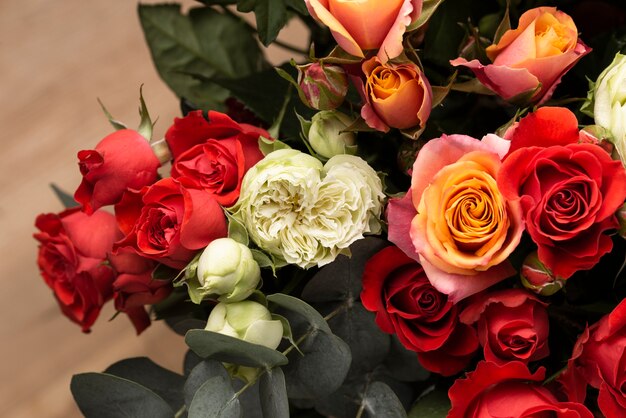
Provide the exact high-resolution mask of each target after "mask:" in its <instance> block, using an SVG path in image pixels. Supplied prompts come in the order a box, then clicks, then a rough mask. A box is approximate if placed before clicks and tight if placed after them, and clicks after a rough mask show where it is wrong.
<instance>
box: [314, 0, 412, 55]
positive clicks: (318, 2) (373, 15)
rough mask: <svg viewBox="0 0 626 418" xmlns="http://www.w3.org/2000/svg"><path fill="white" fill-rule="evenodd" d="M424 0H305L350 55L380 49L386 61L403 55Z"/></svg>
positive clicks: (315, 16) (315, 15) (316, 17)
mask: <svg viewBox="0 0 626 418" xmlns="http://www.w3.org/2000/svg"><path fill="white" fill-rule="evenodd" d="M422 1H423V0H384V1H381V0H305V3H306V6H307V8H308V9H309V13H311V16H313V17H314V18H315V19H317V20H318V21H320V22H321V23H322V24H324V25H326V26H328V28H329V29H330V31H331V33H332V34H333V37H334V38H335V40H336V41H337V43H338V44H339V46H340V47H341V48H343V49H344V50H345V51H346V52H348V53H349V54H352V55H354V56H357V57H361V58H363V57H365V55H364V53H363V51H367V50H372V49H379V52H378V58H379V59H380V60H381V61H382V62H387V60H389V59H392V58H395V57H397V56H398V55H400V53H401V52H402V49H403V48H402V36H403V35H404V32H405V31H406V28H407V26H409V25H410V24H411V23H413V22H415V21H416V20H417V18H418V17H419V15H420V13H421V12H422Z"/></svg>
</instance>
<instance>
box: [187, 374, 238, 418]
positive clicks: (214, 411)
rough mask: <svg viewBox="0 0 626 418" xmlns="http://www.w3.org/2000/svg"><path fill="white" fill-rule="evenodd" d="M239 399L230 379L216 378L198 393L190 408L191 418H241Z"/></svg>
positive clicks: (201, 387) (204, 385) (209, 381)
mask: <svg viewBox="0 0 626 418" xmlns="http://www.w3.org/2000/svg"><path fill="white" fill-rule="evenodd" d="M241 416H242V412H241V405H240V404H239V399H237V396H236V395H235V391H234V390H233V387H232V384H231V382H230V379H228V380H227V379H226V378H224V377H223V376H215V377H212V378H210V379H209V380H207V381H206V382H205V383H204V384H203V385H202V386H200V388H199V389H198V391H197V392H196V394H195V396H194V397H193V400H192V401H191V405H190V406H189V418H240V417H241Z"/></svg>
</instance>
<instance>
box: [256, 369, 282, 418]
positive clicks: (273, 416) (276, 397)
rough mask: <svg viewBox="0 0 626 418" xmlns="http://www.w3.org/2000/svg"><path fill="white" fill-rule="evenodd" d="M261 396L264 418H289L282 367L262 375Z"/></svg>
mask: <svg viewBox="0 0 626 418" xmlns="http://www.w3.org/2000/svg"><path fill="white" fill-rule="evenodd" d="M259 395H260V398H261V410H262V411H263V417H264V418H289V401H288V400H287V387H286V386H285V375H284V373H283V371H282V370H281V369H280V367H276V368H274V369H270V370H267V371H266V372H265V373H263V374H262V375H261V378H260V381H259Z"/></svg>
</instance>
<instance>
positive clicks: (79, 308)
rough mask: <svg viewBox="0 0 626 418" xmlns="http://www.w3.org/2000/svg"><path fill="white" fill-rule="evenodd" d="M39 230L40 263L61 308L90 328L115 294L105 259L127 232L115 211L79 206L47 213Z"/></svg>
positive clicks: (75, 320)
mask: <svg viewBox="0 0 626 418" xmlns="http://www.w3.org/2000/svg"><path fill="white" fill-rule="evenodd" d="M35 226H36V227H37V228H38V229H39V230H40V232H38V233H36V234H35V235H34V237H35V239H37V240H38V241H39V242H40V243H41V244H40V245H39V256H38V259H37V264H38V265H39V269H40V271H41V275H42V276H43V278H44V280H45V282H46V283H47V284H48V286H50V288H51V289H52V290H53V292H54V295H55V297H56V299H57V302H58V303H59V306H60V307H61V311H62V312H63V313H64V314H65V315H66V316H67V317H68V318H70V319H71V320H72V321H74V322H76V323H77V324H79V325H80V326H81V327H82V329H83V331H84V332H88V331H89V328H90V327H91V325H92V324H93V323H94V322H95V320H96V318H97V317H98V315H99V313H100V309H101V308H102V305H103V304H104V303H105V302H106V301H107V300H108V299H110V298H111V294H112V288H111V283H112V282H113V278H114V272H113V270H112V269H111V268H110V267H109V266H107V265H106V264H105V261H106V258H107V254H108V253H109V252H110V251H111V248H112V247H113V243H114V242H115V241H116V240H118V239H119V238H121V237H122V234H121V232H120V231H119V229H118V228H117V225H116V223H115V217H114V216H113V215H111V214H109V213H107V212H103V211H97V212H95V213H94V214H93V215H91V216H89V215H86V214H85V213H83V212H81V211H80V210H79V209H78V208H73V209H69V210H66V211H64V212H61V213H60V214H58V215H56V214H52V213H48V214H42V215H39V216H38V217H37V220H36V221H35Z"/></svg>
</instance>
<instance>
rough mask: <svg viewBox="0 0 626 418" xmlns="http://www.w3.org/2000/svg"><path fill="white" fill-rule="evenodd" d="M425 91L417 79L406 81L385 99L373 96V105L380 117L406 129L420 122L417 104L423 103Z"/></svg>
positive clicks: (399, 127)
mask: <svg viewBox="0 0 626 418" xmlns="http://www.w3.org/2000/svg"><path fill="white" fill-rule="evenodd" d="M422 101H423V92H422V89H421V88H420V85H419V82H418V81H417V80H410V81H408V82H406V83H404V84H403V85H402V86H401V87H400V88H399V89H398V90H397V91H396V92H395V94H394V95H391V96H389V97H387V98H385V99H378V98H372V106H373V107H374V110H375V111H376V113H378V115H379V116H380V118H381V119H382V120H383V121H385V123H386V124H387V125H389V126H391V127H392V128H398V129H406V128H412V127H413V126H416V125H417V124H418V122H419V119H418V117H417V111H416V106H415V105H407V103H408V104H417V103H422Z"/></svg>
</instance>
